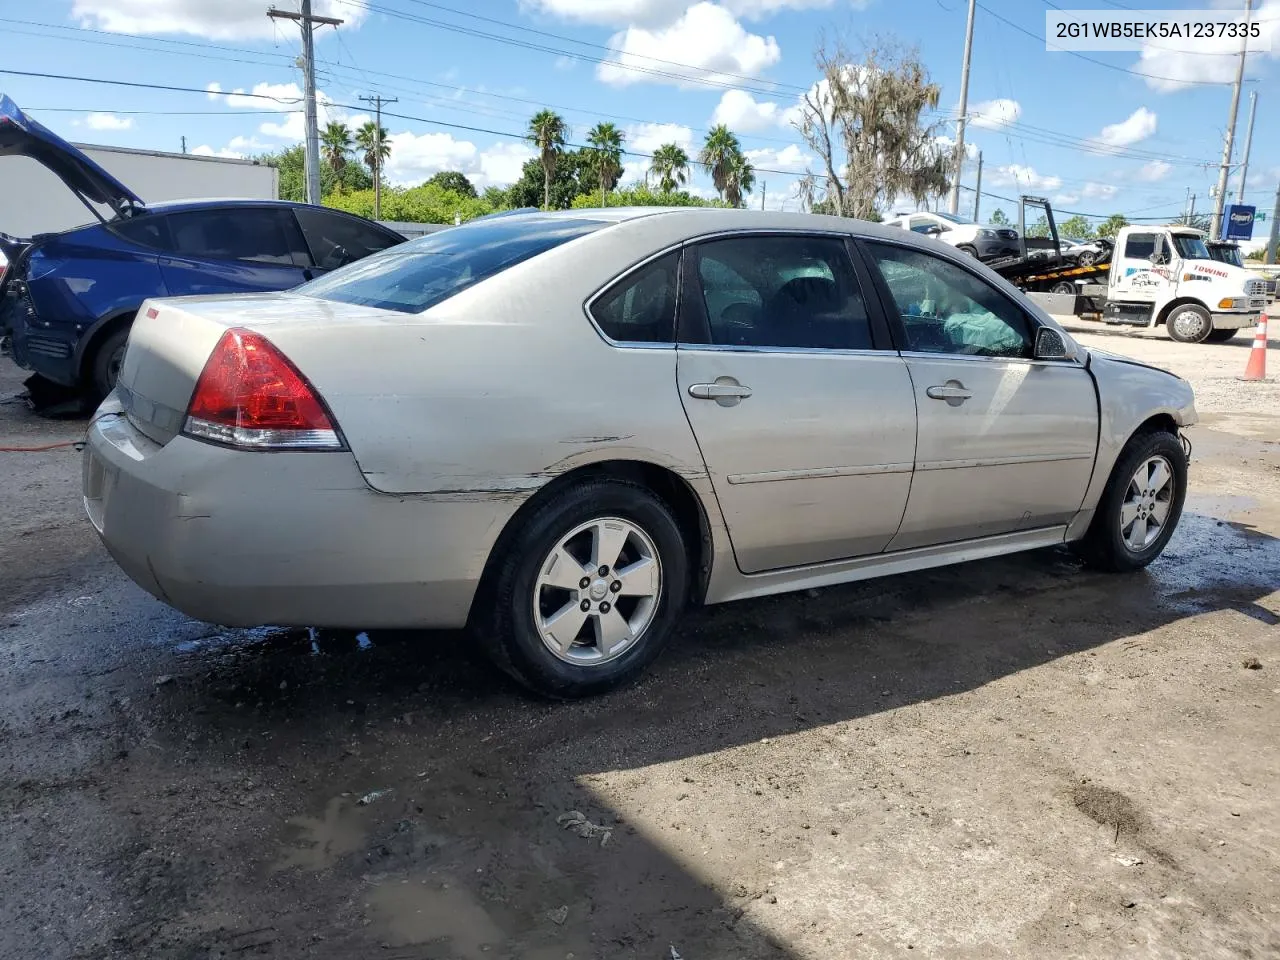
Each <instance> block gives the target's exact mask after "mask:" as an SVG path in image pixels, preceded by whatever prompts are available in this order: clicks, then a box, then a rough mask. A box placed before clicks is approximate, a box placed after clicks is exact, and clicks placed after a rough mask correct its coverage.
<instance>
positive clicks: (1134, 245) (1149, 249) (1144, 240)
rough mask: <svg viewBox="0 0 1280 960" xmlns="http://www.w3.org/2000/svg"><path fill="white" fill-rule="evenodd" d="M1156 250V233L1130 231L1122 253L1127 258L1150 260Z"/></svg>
mask: <svg viewBox="0 0 1280 960" xmlns="http://www.w3.org/2000/svg"><path fill="white" fill-rule="evenodd" d="M1155 252H1156V235H1155V234H1154V233H1131V234H1129V239H1128V240H1126V241H1125V245H1124V255H1125V258H1126V259H1129V260H1150V259H1151V255H1152V254H1153V253H1155Z"/></svg>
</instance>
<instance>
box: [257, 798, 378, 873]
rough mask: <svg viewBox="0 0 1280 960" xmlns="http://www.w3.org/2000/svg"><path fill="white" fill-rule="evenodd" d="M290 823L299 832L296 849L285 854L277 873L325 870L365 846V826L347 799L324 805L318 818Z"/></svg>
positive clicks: (302, 819) (334, 800)
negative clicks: (298, 870) (294, 870)
mask: <svg viewBox="0 0 1280 960" xmlns="http://www.w3.org/2000/svg"><path fill="white" fill-rule="evenodd" d="M289 824H290V825H291V826H293V827H296V828H297V829H298V830H299V831H300V832H301V835H300V836H299V838H298V846H296V847H294V848H293V849H291V850H288V851H286V853H285V855H284V856H283V857H282V858H281V859H280V860H279V862H277V863H276V866H275V869H276V870H288V869H290V868H292V867H301V868H302V869H304V870H325V869H327V868H329V867H331V866H333V865H334V864H335V863H336V862H337V861H338V860H339V859H341V858H342V857H345V856H347V855H348V854H351V853H355V852H356V851H357V850H360V849H362V848H363V847H364V844H365V828H364V825H363V824H362V823H360V821H359V818H358V817H357V815H356V813H355V811H354V809H353V805H352V802H351V800H349V799H348V798H347V797H334V798H333V799H332V800H330V801H329V802H328V803H327V804H325V808H324V816H323V817H321V818H316V817H292V818H291V819H290V820H289Z"/></svg>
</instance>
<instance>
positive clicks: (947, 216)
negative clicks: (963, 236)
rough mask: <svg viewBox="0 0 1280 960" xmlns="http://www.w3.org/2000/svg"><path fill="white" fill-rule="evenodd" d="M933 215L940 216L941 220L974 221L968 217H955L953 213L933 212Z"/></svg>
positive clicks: (954, 221) (955, 221)
mask: <svg viewBox="0 0 1280 960" xmlns="http://www.w3.org/2000/svg"><path fill="white" fill-rule="evenodd" d="M934 216H935V217H941V218H942V219H943V220H950V221H951V222H952V223H974V222H975V221H973V220H970V219H969V218H968V217H957V216H956V215H955V214H954V213H935V214H934Z"/></svg>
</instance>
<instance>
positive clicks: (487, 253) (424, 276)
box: [294, 217, 606, 313]
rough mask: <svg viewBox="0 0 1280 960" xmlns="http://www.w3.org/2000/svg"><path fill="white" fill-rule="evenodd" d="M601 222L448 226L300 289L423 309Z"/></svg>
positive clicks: (403, 310)
mask: <svg viewBox="0 0 1280 960" xmlns="http://www.w3.org/2000/svg"><path fill="white" fill-rule="evenodd" d="M605 225H606V222H605V221H601V220H560V219H551V218H543V217H536V218H532V219H530V218H526V217H519V218H511V219H506V218H500V219H497V220H485V221H481V222H476V223H472V224H467V225H465V226H461V227H453V228H451V229H448V230H441V231H439V232H437V233H432V234H428V235H427V236H425V237H419V238H418V239H417V240H411V241H409V242H408V243H402V244H400V245H398V246H395V247H391V248H389V249H387V250H383V251H382V252H380V253H375V254H373V255H372V256H369V257H366V258H365V259H363V260H358V261H356V262H355V263H352V264H350V265H348V266H345V267H343V268H341V269H340V270H335V271H333V272H332V273H330V274H326V275H325V276H323V277H320V278H319V279H317V280H313V281H311V282H310V283H304V284H303V285H302V286H300V287H297V288H296V289H295V291H294V292H295V293H300V294H302V295H303V296H308V297H317V298H319V299H321V300H338V301H341V302H342V303H354V304H359V305H361V306H367V307H377V308H379V309H382V310H398V311H400V312H401V313H421V312H422V311H423V310H426V309H428V308H429V307H432V306H435V305H436V304H437V303H440V302H441V301H443V300H447V299H448V298H449V297H452V296H453V295H454V294H456V293H460V292H461V291H463V290H465V289H466V288H467V287H469V286H471V285H473V284H476V283H479V282H480V281H481V280H485V279H488V278H489V277H492V276H494V275H495V274H498V273H501V272H502V271H503V270H506V269H508V268H509V267H513V266H515V265H516V264H517V263H520V262H521V261H522V260H528V259H529V258H530V257H536V256H538V254H541V253H545V252H546V251H548V250H550V249H552V248H553V247H558V246H560V244H562V243H567V242H568V241H570V240H574V239H576V238H578V237H581V236H585V235H586V234H588V233H591V232H593V231H595V230H599V229H600V228H601V227H603V226H605Z"/></svg>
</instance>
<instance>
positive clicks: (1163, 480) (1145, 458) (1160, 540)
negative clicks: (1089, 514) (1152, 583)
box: [1075, 430, 1187, 573]
mask: <svg viewBox="0 0 1280 960" xmlns="http://www.w3.org/2000/svg"><path fill="white" fill-rule="evenodd" d="M1186 496H1187V455H1186V452H1185V451H1184V450H1183V448H1182V443H1181V441H1179V439H1178V438H1177V437H1176V436H1174V435H1173V434H1171V433H1168V432H1166V431H1163V430H1161V431H1158V432H1155V433H1141V434H1138V435H1137V436H1136V437H1134V438H1133V439H1131V440H1130V441H1129V443H1128V444H1127V445H1126V446H1125V448H1124V450H1123V451H1122V452H1121V454H1120V457H1119V459H1118V460H1117V461H1116V465H1115V468H1114V469H1113V470H1112V471H1111V477H1110V479H1109V480H1108V481H1107V486H1106V489H1105V490H1104V491H1103V493H1102V499H1101V500H1100V501H1099V502H1098V508H1097V512H1096V513H1095V514H1094V517H1093V522H1092V523H1091V524H1090V525H1089V531H1088V533H1086V534H1085V537H1084V539H1083V540H1081V541H1080V542H1079V543H1078V544H1076V545H1075V549H1076V552H1077V553H1079V554H1080V556H1081V557H1082V558H1083V559H1084V560H1085V562H1086V563H1088V564H1089V565H1090V566H1092V567H1095V568H1097V569H1099V570H1106V571H1108V572H1111V573H1127V572H1130V571H1133V570H1141V569H1142V568H1143V567H1145V566H1146V565H1147V564H1149V563H1151V561H1152V560H1154V559H1155V558H1156V557H1158V556H1159V555H1160V553H1161V551H1162V550H1164V548H1165V545H1166V544H1168V542H1169V538H1170V537H1172V536H1173V531H1174V530H1175V529H1177V526H1178V520H1179V519H1180V518H1181V516H1182V504H1183V501H1184V500H1185V499H1186Z"/></svg>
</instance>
